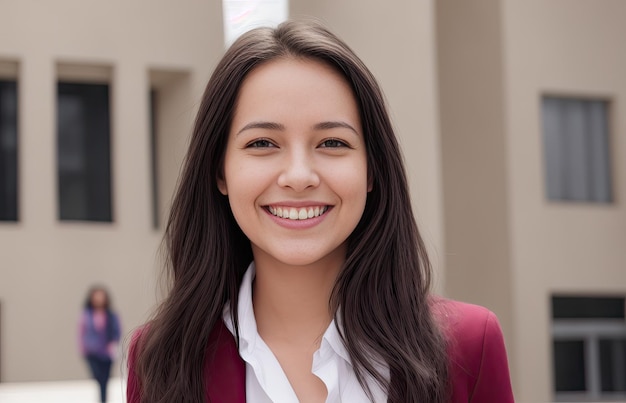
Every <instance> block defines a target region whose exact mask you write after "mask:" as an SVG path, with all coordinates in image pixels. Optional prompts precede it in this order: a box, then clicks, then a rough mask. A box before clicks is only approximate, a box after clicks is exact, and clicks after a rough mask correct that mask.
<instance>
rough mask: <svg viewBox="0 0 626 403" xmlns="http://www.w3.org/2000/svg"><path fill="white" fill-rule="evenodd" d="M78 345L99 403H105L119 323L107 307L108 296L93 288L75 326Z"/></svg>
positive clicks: (99, 289) (99, 288) (115, 350)
mask: <svg viewBox="0 0 626 403" xmlns="http://www.w3.org/2000/svg"><path fill="white" fill-rule="evenodd" d="M79 340H80V342H79V345H80V352H81V354H82V356H83V357H84V358H85V360H86V361H87V364H88V365H89V370H90V371H91V376H92V378H94V379H95V380H96V381H97V382H98V386H99V387H100V401H101V402H106V399H107V385H108V383H109V376H110V374H111V365H112V363H113V360H114V359H115V357H116V355H117V346H118V343H119V340H120V321H119V318H118V317H117V315H116V314H115V313H114V312H113V310H112V309H111V306H110V299H109V293H108V292H107V290H106V289H105V288H104V287H100V286H94V287H92V288H91V289H90V290H89V292H88V294H87V300H86V301H85V309H84V310H83V314H82V315H81V317H80V323H79Z"/></svg>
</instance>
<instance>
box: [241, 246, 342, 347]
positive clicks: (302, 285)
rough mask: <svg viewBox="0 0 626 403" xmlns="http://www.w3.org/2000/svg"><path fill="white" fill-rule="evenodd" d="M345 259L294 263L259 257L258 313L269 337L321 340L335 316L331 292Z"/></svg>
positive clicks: (255, 289)
mask: <svg viewBox="0 0 626 403" xmlns="http://www.w3.org/2000/svg"><path fill="white" fill-rule="evenodd" d="M342 264H343V261H336V259H335V260H334V261H333V260H331V261H328V260H322V261H319V262H316V263H313V264H310V265H307V266H290V265H285V264H281V263H278V262H276V261H273V262H271V263H270V262H266V261H264V260H263V259H256V257H255V265H256V278H255V280H254V285H253V305H254V315H255V319H256V322H257V329H258V332H259V335H261V337H262V338H263V339H264V340H265V341H266V342H271V341H283V342H289V343H299V342H302V343H317V342H319V340H320V339H321V336H322V335H323V334H324V332H325V330H326V328H328V325H329V324H330V322H331V320H332V313H331V312H330V309H329V300H330V295H331V292H332V289H333V286H334V285H335V280H336V279H337V275H338V273H339V270H341V266H342Z"/></svg>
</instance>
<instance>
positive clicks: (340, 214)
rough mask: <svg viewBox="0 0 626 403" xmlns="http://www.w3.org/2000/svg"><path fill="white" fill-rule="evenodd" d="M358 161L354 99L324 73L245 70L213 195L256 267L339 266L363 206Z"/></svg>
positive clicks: (364, 186) (361, 150)
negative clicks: (226, 205) (225, 201)
mask: <svg viewBox="0 0 626 403" xmlns="http://www.w3.org/2000/svg"><path fill="white" fill-rule="evenodd" d="M366 159H367V158H366V150H365V142H364V139H363V131H362V128H361V121H360V118H359V111H358V107H357V103H356V100H355V98H354V96H353V94H352V90H351V88H350V86H349V85H348V83H347V82H346V81H345V79H344V78H343V77H342V76H341V75H340V74H338V73H337V72H336V71H335V70H333V69H332V68H331V67H329V66H327V65H326V64H324V63H321V62H319V61H315V60H311V59H295V58H285V59H278V60H274V61H271V62H268V63H266V64H263V65H261V66H259V67H257V68H256V69H254V70H253V71H252V72H250V73H249V74H248V76H247V77H246V79H245V80H244V82H243V84H242V86H241V88H240V91H239V94H238V100H237V105H236V109H235V113H234V116H233V122H232V126H231V128H230V133H229V139H228V145H227V148H226V154H225V162H224V170H223V172H224V177H223V178H220V179H219V180H218V187H219V189H220V191H221V192H222V193H223V194H225V195H228V198H229V202H230V207H231V209H232V212H233V215H234V217H235V219H236V220H237V223H238V224H239V226H240V227H241V229H242V230H243V232H244V233H245V234H246V236H247V237H248V238H249V239H250V242H251V244H252V251H253V254H254V258H255V261H256V262H257V265H259V263H261V262H268V263H270V264H277V263H283V264H287V265H310V264H314V263H317V262H320V261H323V263H325V264H336V265H341V264H342V263H343V261H344V260H345V255H346V240H347V238H348V236H349V235H350V234H351V233H352V231H353V230H354V228H355V227H356V225H357V224H358V222H359V220H360V218H361V216H362V214H363V210H364V208H365V200H366V197H367V192H368V178H367V162H366Z"/></svg>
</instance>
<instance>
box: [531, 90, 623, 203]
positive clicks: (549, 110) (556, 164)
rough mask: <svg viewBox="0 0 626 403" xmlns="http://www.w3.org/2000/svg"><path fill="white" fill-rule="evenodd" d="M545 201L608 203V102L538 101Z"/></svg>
mask: <svg viewBox="0 0 626 403" xmlns="http://www.w3.org/2000/svg"><path fill="white" fill-rule="evenodd" d="M541 108H542V115H543V116H542V118H543V142H544V157H545V169H546V192H547V196H548V199H549V200H555V201H583V202H599V203H609V202H611V201H612V195H611V192H612V190H611V172H610V166H611V164H610V156H609V154H610V153H609V133H608V132H609V124H608V121H609V118H608V110H609V102H607V101H604V100H588V99H576V98H562V97H552V96H545V97H543V100H542V107H541Z"/></svg>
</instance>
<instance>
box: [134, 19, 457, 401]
mask: <svg viewBox="0 0 626 403" xmlns="http://www.w3.org/2000/svg"><path fill="white" fill-rule="evenodd" d="M288 57H296V58H304V59H307V58H308V59H314V60H318V61H322V62H324V63H327V64H328V65H330V66H332V67H333V68H335V69H336V70H337V71H338V72H340V73H341V74H342V75H343V76H344V77H345V79H346V81H347V82H348V83H349V84H350V85H351V87H352V90H353V92H354V96H355V98H356V101H357V104H358V107H359V111H360V118H361V123H362V127H363V135H364V140H365V144H366V149H367V166H368V175H369V178H370V180H371V182H372V184H373V188H372V190H371V192H369V193H368V196H367V202H366V206H365V211H364V213H363V216H362V218H361V220H360V222H359V224H358V225H357V227H356V228H355V230H354V232H353V233H352V234H351V235H350V237H349V239H348V251H347V256H346V262H345V265H344V267H343V269H342V271H341V273H340V275H339V277H338V278H337V281H336V283H335V286H334V289H333V293H332V297H331V300H330V301H329V306H330V309H331V312H332V313H333V314H334V315H335V317H337V315H340V318H341V326H340V328H339V330H340V333H341V335H342V338H343V340H344V343H345V345H346V348H347V350H348V351H349V354H350V357H351V359H352V362H353V366H354V370H355V373H356V376H357V378H358V379H359V382H360V383H361V385H362V386H363V387H364V389H365V390H366V392H368V394H370V391H369V388H368V387H367V383H366V381H365V379H366V376H367V374H369V375H371V376H372V377H374V379H376V381H377V382H379V383H380V384H381V385H382V387H383V388H385V389H386V390H387V392H388V401H389V402H398V403H399V402H444V401H446V398H447V396H448V393H447V392H448V369H447V367H448V365H447V364H448V363H447V358H446V345H445V341H444V338H443V337H442V335H441V332H440V331H439V329H438V328H437V326H436V324H435V321H434V319H433V316H432V313H431V309H430V305H429V304H430V296H429V289H430V282H431V266H430V263H429V261H428V258H427V255H426V249H425V247H424V243H423V241H422V239H421V237H420V235H419V232H418V229H417V226H416V224H415V219H414V217H413V213H412V210H411V202H410V198H409V191H408V185H407V180H406V174H405V171H404V166H403V161H402V156H401V152H400V149H399V146H398V143H397V140H396V137H395V134H394V131H393V128H392V126H391V123H390V120H389V116H388V113H387V111H386V107H385V103H384V98H383V94H382V92H381V91H380V89H379V87H378V84H377V83H376V80H375V79H374V77H373V75H372V74H371V73H370V71H369V70H368V69H367V67H366V66H365V65H364V64H363V62H362V61H361V60H360V59H359V58H358V57H357V56H356V55H355V54H354V53H353V52H352V50H351V49H350V48H349V47H348V46H347V45H346V44H345V43H343V42H342V41H341V40H340V39H338V38H337V37H336V36H335V35H333V34H332V33H331V32H329V31H328V30H327V29H326V28H324V27H323V26H321V25H319V24H317V23H314V22H311V21H306V22H303V21H299V22H296V21H289V22H285V23H283V24H281V25H279V26H278V27H277V28H275V29H274V28H258V29H255V30H252V31H250V32H248V33H247V34H244V35H243V36H241V37H240V38H239V39H238V40H237V41H235V43H234V44H233V45H232V46H231V47H230V48H229V49H228V51H227V52H226V54H225V55H224V57H223V58H222V60H221V61H220V63H219V64H218V66H217V67H216V69H215V71H214V72H213V75H212V76H211V78H210V80H209V83H208V85H207V87H206V90H205V93H204V96H203V100H202V103H201V105H200V108H199V111H198V115H197V120H196V123H195V127H194V131H193V135H192V138H191V143H190V145H189V150H188V154H187V157H186V160H185V164H184V168H183V172H182V176H181V178H180V182H179V184H178V188H177V191H176V194H175V198H174V201H173V205H172V209H171V213H170V217H169V221H168V225H167V230H166V234H165V246H166V250H167V257H168V270H169V272H170V274H171V278H172V285H171V290H170V292H169V295H168V297H167V298H166V299H165V300H164V302H163V303H162V304H161V305H160V307H159V309H158V311H157V313H156V315H155V317H154V319H153V320H152V321H151V322H150V324H149V325H148V326H147V327H146V328H145V330H144V332H143V334H142V337H141V341H140V343H139V344H138V349H137V350H138V351H137V356H136V360H135V373H136V374H137V376H138V378H139V382H140V384H141V388H142V401H143V402H150V403H156V402H168V403H171V402H182V401H185V402H189V401H194V402H201V401H204V400H205V399H206V396H204V390H205V389H204V380H203V364H204V362H203V361H204V359H205V351H206V349H207V347H208V343H209V334H210V332H211V330H212V328H213V327H214V326H215V325H216V323H217V322H218V321H221V320H222V312H223V309H224V307H225V305H226V304H230V311H231V313H232V315H233V316H234V323H235V324H237V323H238V318H237V312H238V311H237V300H238V290H239V285H240V283H241V280H242V278H243V274H244V272H245V270H246V268H247V266H248V264H249V263H250V262H251V261H252V259H253V256H252V250H251V247H250V241H249V240H248V239H247V238H246V236H245V235H244V234H243V232H242V231H241V229H240V228H239V226H238V225H237V223H236V221H235V219H234V217H233V215H232V213H231V210H230V207H229V204H228V199H227V197H225V196H224V195H222V194H221V193H220V192H219V190H218V187H217V178H218V177H220V175H221V174H222V167H223V161H224V153H225V149H226V143H227V140H228V133H229V129H230V125H231V120H232V116H233V113H234V110H235V107H236V99H237V94H238V91H239V88H240V86H241V84H242V82H243V80H244V79H245V78H246V76H247V74H248V73H249V72H250V71H251V70H252V69H254V68H255V67H257V66H259V65H260V64H262V63H266V62H268V61H270V60H274V59H277V58H288ZM338 322H339V321H336V323H338ZM235 329H236V331H235V333H236V334H237V336H236V338H237V339H238V330H237V328H235ZM381 363H382V364H385V365H387V366H388V368H389V371H390V372H389V374H390V379H389V380H387V379H386V378H385V376H383V375H382V374H380V373H379V372H378V371H377V370H376V368H377V364H381ZM370 396H371V394H370Z"/></svg>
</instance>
